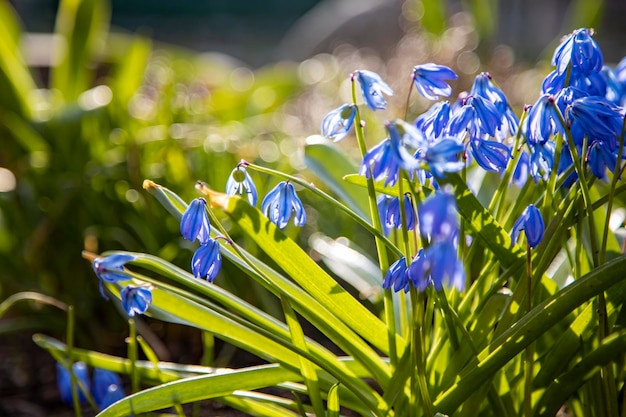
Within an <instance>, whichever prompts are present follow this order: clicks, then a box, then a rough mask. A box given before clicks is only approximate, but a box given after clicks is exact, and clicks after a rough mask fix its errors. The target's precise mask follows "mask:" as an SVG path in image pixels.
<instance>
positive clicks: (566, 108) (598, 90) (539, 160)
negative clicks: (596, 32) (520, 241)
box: [523, 29, 626, 184]
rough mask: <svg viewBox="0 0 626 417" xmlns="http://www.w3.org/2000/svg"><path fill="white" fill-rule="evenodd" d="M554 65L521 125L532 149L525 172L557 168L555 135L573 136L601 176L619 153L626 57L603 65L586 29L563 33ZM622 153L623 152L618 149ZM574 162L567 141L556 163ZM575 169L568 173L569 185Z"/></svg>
mask: <svg viewBox="0 0 626 417" xmlns="http://www.w3.org/2000/svg"><path fill="white" fill-rule="evenodd" d="M552 65H553V66H554V67H555V68H554V70H553V71H552V72H551V73H550V74H549V75H548V76H547V77H546V78H545V79H544V81H543V84H542V95H541V97H539V99H538V100H537V102H536V103H535V104H534V105H533V106H532V107H531V108H530V110H529V111H528V117H527V123H526V124H525V126H523V131H524V133H525V137H526V143H527V144H528V147H529V149H530V157H529V159H528V162H527V163H528V165H529V172H530V174H531V175H532V176H533V178H534V179H535V180H538V179H540V178H544V179H545V178H547V176H548V175H549V174H550V172H551V171H552V170H553V169H554V168H555V167H554V165H555V150H556V145H555V142H554V140H555V135H557V134H558V135H561V136H564V135H568V134H569V135H571V138H572V140H573V143H574V145H575V146H576V148H577V155H586V160H584V161H583V162H585V163H587V164H588V165H589V167H590V168H591V172H592V173H593V174H594V175H595V176H596V177H597V178H601V179H604V178H605V177H606V170H607V169H608V170H610V171H612V170H613V169H614V168H615V165H616V164H617V161H618V159H623V157H624V155H623V154H622V155H619V153H620V151H619V149H618V140H619V138H620V137H621V135H622V130H623V126H624V114H625V112H624V108H623V107H622V106H624V104H626V58H624V59H622V61H621V62H620V63H619V65H618V66H617V67H616V69H615V70H613V69H611V68H609V67H607V66H605V65H604V58H603V56H602V51H601V50H600V47H599V46H598V44H597V43H596V42H595V40H594V39H593V31H592V30H590V29H578V30H575V31H574V32H572V33H571V34H570V35H568V36H566V37H565V38H564V39H563V40H562V42H561V44H560V45H559V46H558V47H557V49H556V50H555V52H554V56H553V58H552ZM622 152H623V151H622ZM571 165H572V157H571V150H570V149H569V148H568V146H567V144H565V145H564V149H563V152H562V154H561V157H560V159H559V165H558V167H556V169H557V170H558V171H557V172H558V173H562V172H564V171H565V170H566V169H567V168H569V167H570V166H571ZM575 179H576V174H572V176H570V178H568V181H567V183H568V184H571V183H572V182H573V181H574V180H575Z"/></svg>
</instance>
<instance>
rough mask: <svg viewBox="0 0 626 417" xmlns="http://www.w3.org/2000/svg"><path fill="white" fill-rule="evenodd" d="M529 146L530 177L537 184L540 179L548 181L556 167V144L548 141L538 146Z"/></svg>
mask: <svg viewBox="0 0 626 417" xmlns="http://www.w3.org/2000/svg"><path fill="white" fill-rule="evenodd" d="M528 145H529V146H528V147H529V148H530V175H531V176H532V177H533V179H534V180H535V182H537V181H538V180H539V179H540V178H541V179H544V180H547V179H548V176H549V175H550V172H552V168H553V166H554V151H555V145H554V142H552V141H548V142H545V143H543V144H536V145H533V144H531V143H529V144H528ZM561 157H562V155H561Z"/></svg>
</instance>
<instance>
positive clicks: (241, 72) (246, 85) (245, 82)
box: [230, 67, 254, 92]
mask: <svg viewBox="0 0 626 417" xmlns="http://www.w3.org/2000/svg"><path fill="white" fill-rule="evenodd" d="M230 85H231V87H232V88H233V90H235V91H241V92H243V91H247V90H249V89H250V88H252V86H253V85H254V73H253V72H252V71H251V70H250V69H249V68H244V67H239V68H235V69H234V70H233V72H231V73H230Z"/></svg>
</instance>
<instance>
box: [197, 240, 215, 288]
mask: <svg viewBox="0 0 626 417" xmlns="http://www.w3.org/2000/svg"><path fill="white" fill-rule="evenodd" d="M221 267H222V254H221V253H220V244H219V242H218V241H217V239H209V241H208V242H206V243H205V244H204V245H201V246H200V247H199V248H198V249H197V250H196V252H195V253H194V254H193V258H192V259H191V272H192V273H193V275H194V276H195V277H196V278H206V280H207V281H209V282H213V280H214V279H215V277H216V276H217V274H218V273H219V272H220V268H221Z"/></svg>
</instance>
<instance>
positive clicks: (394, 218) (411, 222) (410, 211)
mask: <svg viewBox="0 0 626 417" xmlns="http://www.w3.org/2000/svg"><path fill="white" fill-rule="evenodd" d="M404 213H405V215H406V229H407V230H413V229H415V207H414V206H413V200H411V197H410V195H408V194H407V195H405V196H404ZM401 214H402V213H401V212H400V199H399V198H397V197H396V198H394V199H392V200H391V203H390V204H389V207H388V208H387V213H386V215H385V226H386V227H387V228H393V227H395V228H396V229H401V228H402V215H401Z"/></svg>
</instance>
